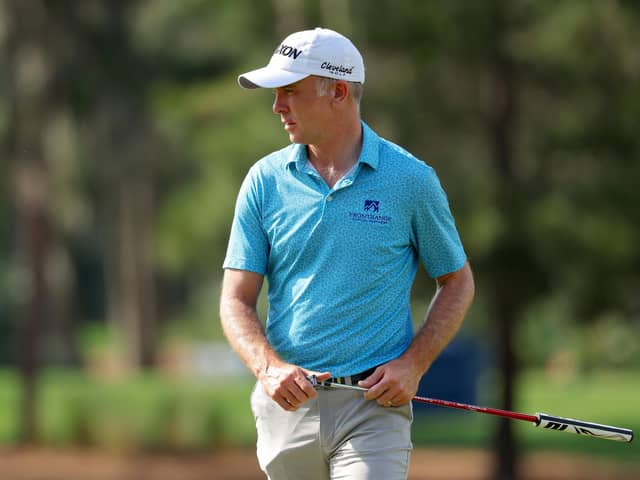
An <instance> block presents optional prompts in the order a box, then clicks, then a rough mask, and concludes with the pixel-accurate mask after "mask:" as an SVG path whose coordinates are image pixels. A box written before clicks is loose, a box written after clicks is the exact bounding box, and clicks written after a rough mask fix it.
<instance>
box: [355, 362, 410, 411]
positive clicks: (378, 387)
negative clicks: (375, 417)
mask: <svg viewBox="0 0 640 480" xmlns="http://www.w3.org/2000/svg"><path fill="white" fill-rule="evenodd" d="M420 373H421V372H419V371H418V370H416V368H415V366H414V365H413V363H412V362H411V361H408V360H406V359H403V357H399V358H397V359H395V360H392V361H390V362H389V363H385V364H384V365H380V366H379V367H378V368H376V369H375V371H374V372H373V373H372V374H371V375H370V376H369V377H367V378H365V379H364V380H360V381H359V382H358V386H360V387H364V388H368V389H369V390H368V391H367V392H365V394H364V398H366V399H367V400H375V401H376V402H378V404H379V405H382V406H383V407H391V406H393V407H399V406H400V405H404V404H406V403H409V402H410V401H411V399H412V398H413V397H414V396H415V394H416V393H417V391H418V386H419V383H420V377H421V374H420Z"/></svg>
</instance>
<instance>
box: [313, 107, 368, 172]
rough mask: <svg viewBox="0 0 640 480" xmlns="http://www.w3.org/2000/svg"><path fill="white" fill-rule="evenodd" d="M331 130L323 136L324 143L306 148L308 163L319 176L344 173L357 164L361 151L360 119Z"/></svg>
mask: <svg viewBox="0 0 640 480" xmlns="http://www.w3.org/2000/svg"><path fill="white" fill-rule="evenodd" d="M331 130H332V132H331V133H330V134H329V135H325V138H327V141H326V142H324V143H319V144H310V145H308V146H307V154H308V157H309V161H310V162H311V163H312V164H313V166H314V167H315V168H316V169H317V170H318V172H320V174H321V175H323V172H336V173H340V172H341V173H342V174H344V173H346V172H347V171H349V170H350V169H351V167H353V166H354V165H355V164H356V163H357V161H358V158H359V157H360V151H361V150H362V135H363V133H362V125H361V123H360V119H358V120H357V121H355V122H350V123H349V124H346V125H339V126H334V128H332V129H331ZM323 176H324V175H323Z"/></svg>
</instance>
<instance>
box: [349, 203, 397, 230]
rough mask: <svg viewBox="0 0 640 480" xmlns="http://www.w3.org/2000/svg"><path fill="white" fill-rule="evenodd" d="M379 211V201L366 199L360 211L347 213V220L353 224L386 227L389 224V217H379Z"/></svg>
mask: <svg viewBox="0 0 640 480" xmlns="http://www.w3.org/2000/svg"><path fill="white" fill-rule="evenodd" d="M361 205H362V204H361ZM380 209H381V206H380V200H372V199H366V200H365V201H364V205H363V207H362V210H361V211H359V212H354V211H350V212H349V219H350V220H351V221H353V222H361V223H375V224H378V225H387V224H388V223H389V222H391V217H390V216H388V215H380Z"/></svg>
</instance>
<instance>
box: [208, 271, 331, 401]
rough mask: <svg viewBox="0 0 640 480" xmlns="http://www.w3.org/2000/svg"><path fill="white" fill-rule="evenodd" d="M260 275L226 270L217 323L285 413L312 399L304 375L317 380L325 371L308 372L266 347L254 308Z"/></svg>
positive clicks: (260, 285) (322, 377) (313, 394)
mask: <svg viewBox="0 0 640 480" xmlns="http://www.w3.org/2000/svg"><path fill="white" fill-rule="evenodd" d="M262 282H263V276H262V275H260V274H258V273H254V272H249V271H244V270H233V269H227V270H225V272H224V279H223V282H222V294H221V296H220V321H221V323H222V330H223V331H224V334H225V336H226V337H227V339H228V340H229V343H230V344H231V347H232V348H233V349H234V350H235V352H236V353H237V354H238V355H239V356H240V358H241V360H242V361H243V362H244V363H245V364H246V365H247V367H249V369H250V370H251V372H252V373H253V374H254V375H255V376H256V378H257V379H258V380H259V381H260V383H261V384H262V386H263V388H264V390H265V392H266V393H267V395H269V396H270V397H271V398H272V399H273V400H274V401H276V402H277V403H278V404H279V405H280V406H281V407H282V408H284V409H285V410H290V411H293V410H297V408H298V406H299V405H300V404H302V403H304V402H306V401H307V400H308V399H310V398H314V397H315V396H316V391H315V390H314V388H313V387H312V385H311V383H310V382H309V381H308V380H307V378H306V377H307V376H308V375H311V374H316V375H317V377H318V379H319V380H320V381H323V380H326V379H328V378H329V377H330V376H331V374H329V373H328V372H325V373H320V372H311V371H309V370H306V369H303V368H300V367H298V366H296V365H292V364H289V363H287V362H285V361H283V360H282V359H281V358H280V356H279V355H278V354H277V353H276V352H275V351H274V350H273V348H272V347H271V345H270V344H269V342H268V340H267V338H266V336H265V334H264V329H263V328H262V324H261V323H260V319H259V318H258V313H257V310H256V305H257V302H258V296H259V295H260V290H261V289H262Z"/></svg>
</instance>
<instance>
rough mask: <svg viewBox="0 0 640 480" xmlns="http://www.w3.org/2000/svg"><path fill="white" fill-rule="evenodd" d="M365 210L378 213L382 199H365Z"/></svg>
mask: <svg viewBox="0 0 640 480" xmlns="http://www.w3.org/2000/svg"><path fill="white" fill-rule="evenodd" d="M364 211H365V212H374V213H378V212H379V211H380V201H378V200H365V201H364Z"/></svg>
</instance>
